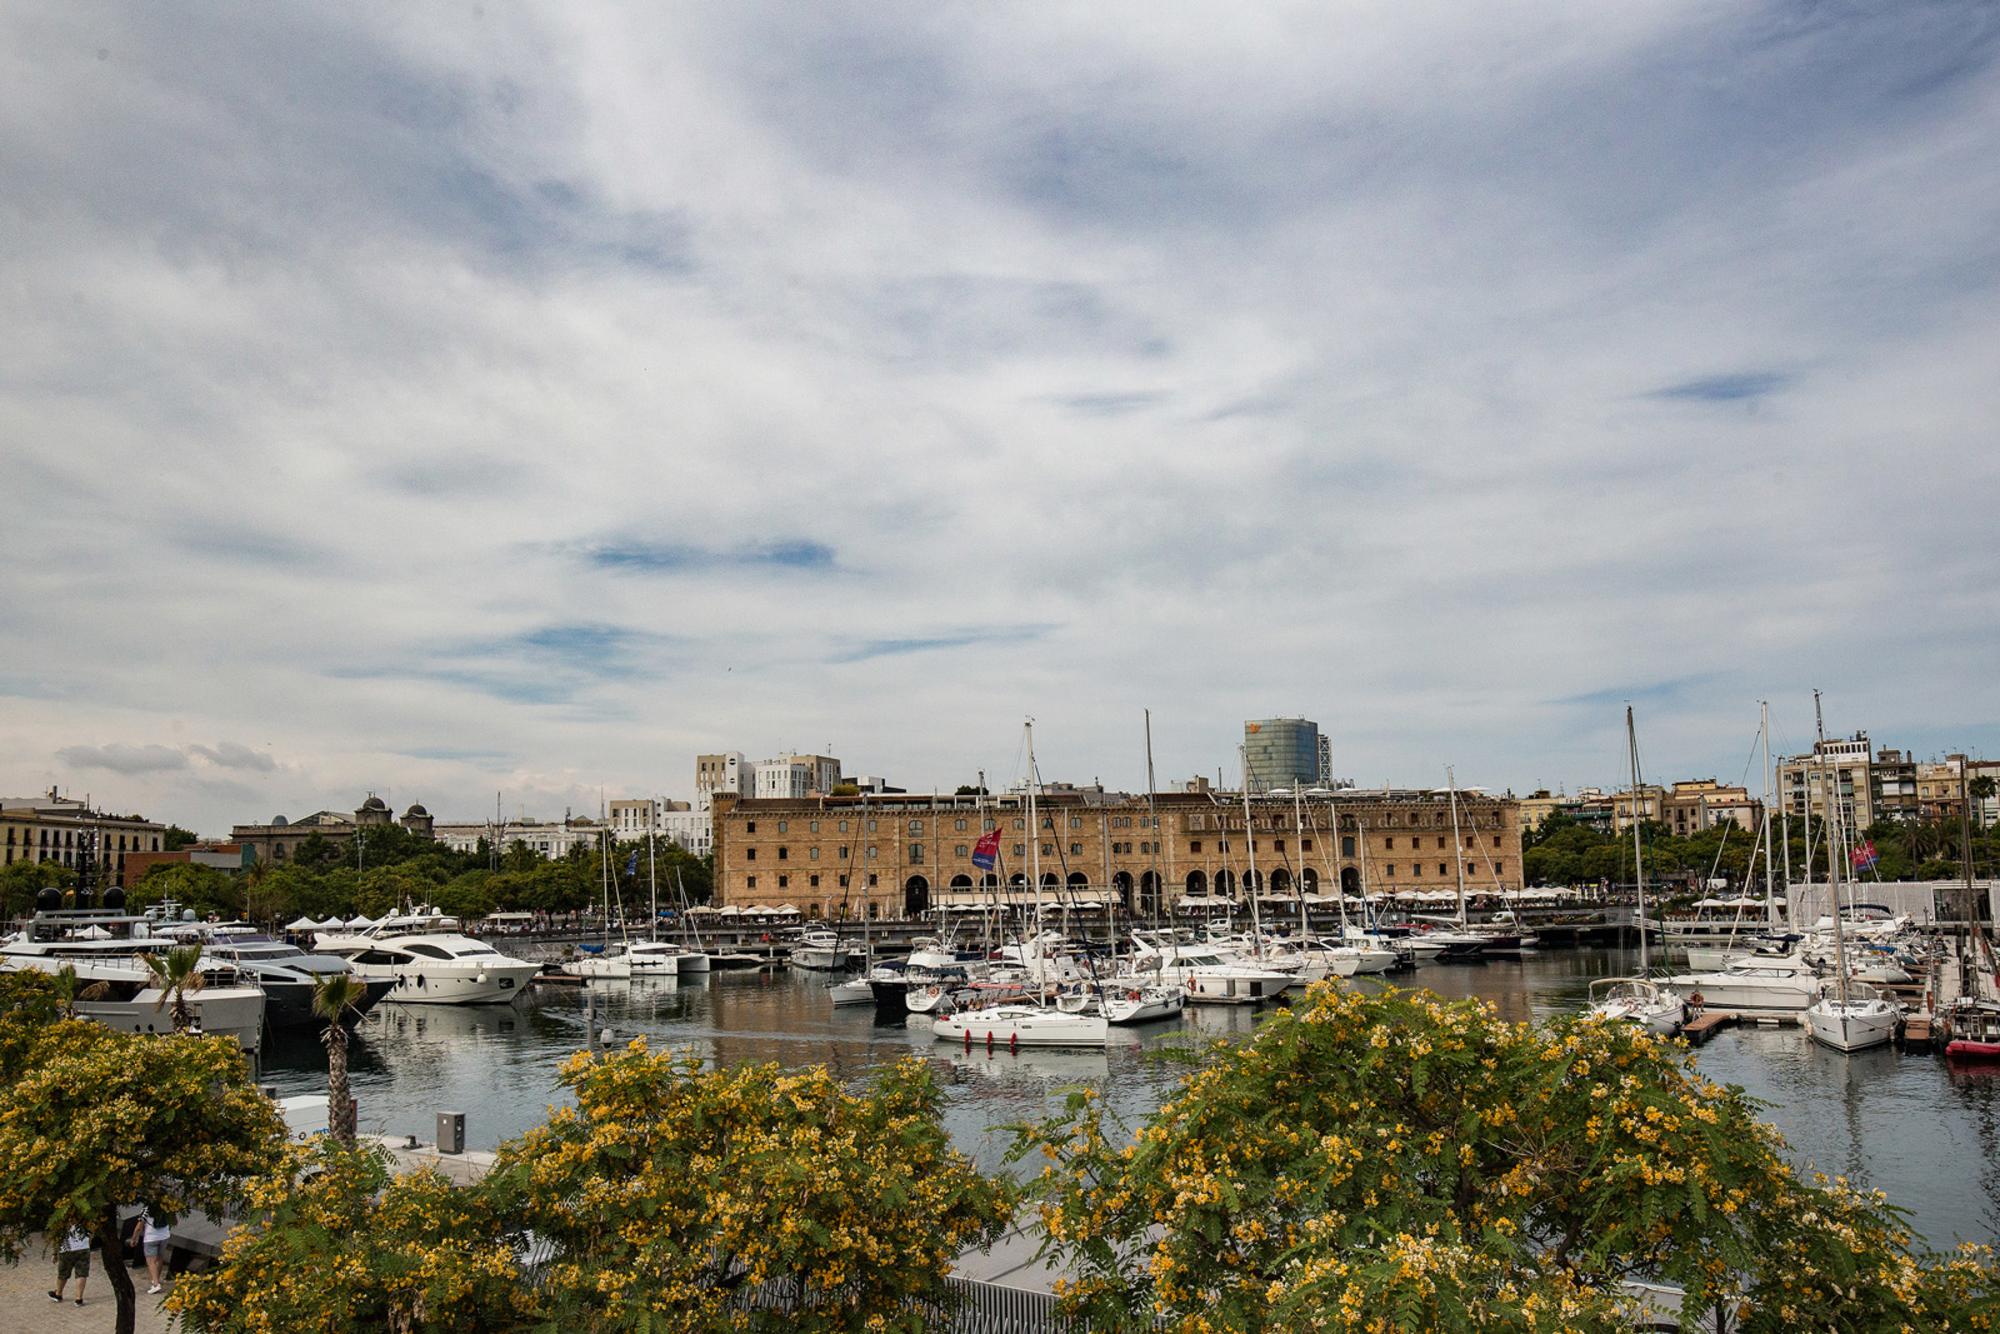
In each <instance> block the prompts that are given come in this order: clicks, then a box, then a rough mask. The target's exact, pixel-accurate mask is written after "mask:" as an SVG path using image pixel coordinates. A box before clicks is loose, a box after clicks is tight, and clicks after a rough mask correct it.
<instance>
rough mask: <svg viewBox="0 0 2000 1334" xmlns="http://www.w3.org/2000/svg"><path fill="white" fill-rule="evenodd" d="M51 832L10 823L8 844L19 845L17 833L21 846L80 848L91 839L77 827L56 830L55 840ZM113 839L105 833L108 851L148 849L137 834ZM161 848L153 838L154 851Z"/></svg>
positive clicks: (105, 846) (156, 839) (158, 842)
mask: <svg viewBox="0 0 2000 1334" xmlns="http://www.w3.org/2000/svg"><path fill="white" fill-rule="evenodd" d="M51 832H52V831H50V830H47V829H41V830H35V829H23V828H21V827H20V826H19V825H11V824H10V825H8V826H7V844H6V846H8V847H10V848H11V847H15V846H17V844H16V841H15V838H14V835H15V834H16V833H18V834H20V835H21V838H20V840H19V843H18V846H20V847H42V848H47V847H57V848H80V847H85V846H87V845H88V844H89V841H90V840H89V838H88V837H87V836H86V837H84V838H82V839H79V838H78V837H77V835H78V833H79V832H82V831H79V830H75V829H57V830H54V831H53V832H54V834H55V838H54V839H53V840H51V839H50V838H49V834H50V833H51ZM37 833H39V834H40V835H41V837H40V838H39V839H37V838H36V837H35V835H36V834H37ZM128 838H129V839H130V840H131V842H130V843H129V844H128V843H127V842H126V840H127V839H128ZM112 839H113V835H111V834H106V835H104V850H105V851H106V852H143V851H145V850H146V849H145V848H144V847H143V846H142V845H143V844H144V843H145V839H143V838H141V837H140V836H139V835H137V834H119V835H116V839H117V841H116V842H115V843H114V842H113V841H112ZM159 850H160V840H159V839H158V838H157V837H156V838H154V839H153V847H152V851H154V852H158V851H159Z"/></svg>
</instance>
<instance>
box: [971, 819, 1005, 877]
mask: <svg viewBox="0 0 2000 1334" xmlns="http://www.w3.org/2000/svg"><path fill="white" fill-rule="evenodd" d="M999 855H1000V830H999V828H998V827H997V826H996V827H994V828H992V829H989V830H987V831H986V832H985V833H983V834H981V835H980V836H979V841H978V842H977V843H975V844H973V845H972V864H973V865H974V866H977V867H978V868H979V869H980V870H982V871H990V870H992V869H993V861H994V859H995V858H996V857H998V856H999Z"/></svg>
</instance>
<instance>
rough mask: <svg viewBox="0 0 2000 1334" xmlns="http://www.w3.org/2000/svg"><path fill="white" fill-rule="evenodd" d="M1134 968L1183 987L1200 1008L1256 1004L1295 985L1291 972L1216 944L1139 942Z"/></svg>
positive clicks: (1274, 997) (1273, 998)
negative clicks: (1237, 954) (1253, 960)
mask: <svg viewBox="0 0 2000 1334" xmlns="http://www.w3.org/2000/svg"><path fill="white" fill-rule="evenodd" d="M1133 962H1134V965H1135V966H1136V967H1137V968H1138V969H1139V970H1141V971H1143V972H1148V973H1157V974H1159V976H1160V977H1161V978H1162V979H1163V980H1165V981H1169V982H1174V983H1177V984H1179V985H1180V986H1181V987H1182V988H1183V989H1184V990H1185V991H1186V992H1187V999H1188V1000H1190V1001H1192V1002H1194V1003H1195V1004H1197V1005H1201V1004H1209V1005H1255V1004H1257V1003H1258V1002H1260V1001H1267V1000H1276V999H1277V998H1278V997H1279V996H1280V995H1282V994H1284V992H1285V990H1286V988H1288V987H1290V986H1291V985H1292V977H1291V974H1289V973H1282V972H1279V971H1277V970H1276V969H1273V968H1265V967H1263V966H1261V965H1259V964H1255V963H1250V962H1247V961H1244V960H1242V959H1239V958H1237V957H1236V956H1235V955H1233V954H1231V953H1229V952H1227V951H1225V950H1223V949H1221V948H1220V947H1218V946H1214V945H1193V944H1183V943H1180V942H1171V943H1163V944H1159V945H1155V944H1152V943H1151V942H1149V941H1145V940H1141V941H1140V942H1139V948H1138V952H1137V953H1136V954H1135V955H1134V956H1133Z"/></svg>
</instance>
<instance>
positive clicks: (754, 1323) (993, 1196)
mask: <svg viewBox="0 0 2000 1334" xmlns="http://www.w3.org/2000/svg"><path fill="white" fill-rule="evenodd" d="M562 1078H563V1082H564V1083H565V1084H566V1085H568V1086H569V1087H570V1088H571V1089H572V1090H574V1092H575V1094H576V1106H575V1107H574V1108H567V1109H563V1110H560V1111H558V1112H556V1113H555V1114H554V1116H553V1117H552V1118H551V1119H550V1121H549V1123H548V1124H547V1125H545V1126H543V1127H541V1128H539V1129H536V1130H533V1131H530V1132H529V1133H528V1134H527V1135H525V1136H523V1137H522V1138H521V1139H520V1140H518V1141H516V1142H514V1143H513V1144H510V1145H508V1146H507V1147H505V1148H504V1149H503V1150H502V1151H501V1155H500V1161H499V1163H498V1165H497V1166H496V1167H495V1169H494V1172H493V1175H492V1176H491V1177H489V1178H488V1180H489V1181H491V1182H492V1183H493V1185H494V1188H495V1189H496V1190H497V1191H499V1192H501V1193H502V1194H503V1195H505V1196H508V1197H510V1202H509V1203H508V1205H507V1206H506V1208H505V1209H504V1212H505V1213H506V1215H507V1216H508V1217H510V1218H511V1219H514V1220H516V1221H517V1222H518V1224H519V1225H520V1226H522V1227H525V1228H527V1229H529V1230H531V1231H532V1232H533V1233H534V1234H535V1236H536V1237H537V1238H538V1239H540V1240H541V1241H542V1242H543V1243H544V1244H546V1245H547V1246H548V1248H549V1258H548V1261H547V1263H546V1264H545V1265H544V1267H543V1279H542V1294H543V1300H544V1302H545V1303H546V1310H545V1314H546V1315H547V1316H548V1317H549V1318H550V1319H552V1320H553V1321H554V1322H555V1324H556V1325H557V1327H560V1328H579V1327H580V1328H603V1327H615V1328H627V1329H629V1328H648V1327H650V1328H652V1329H656V1330H689V1331H692V1330H705V1329H710V1328H714V1327H717V1326H718V1323H719V1322H720V1321H722V1320H723V1319H724V1318H725V1317H724V1313H725V1312H726V1311H729V1310H731V1308H732V1306H733V1305H734V1304H735V1303H736V1294H737V1293H738V1292H739V1291H740V1290H741V1289H743V1288H745V1287H750V1288H755V1287H758V1286H759V1285H763V1284H769V1283H783V1284H785V1285H787V1286H788V1290H789V1293H790V1296H791V1298H792V1305H791V1309H789V1310H782V1311H763V1310H756V1311H741V1310H738V1311H737V1312H736V1315H735V1320H736V1323H735V1324H733V1325H732V1327H733V1328H745V1329H773V1330H778V1329H784V1330H792V1329H801V1330H849V1329H855V1330H858V1329H862V1328H868V1327H870V1326H869V1323H868V1322H869V1320H870V1318H871V1317H886V1318H888V1319H890V1320H891V1321H892V1322H895V1323H894V1326H893V1327H905V1328H913V1329H914V1328H921V1327H922V1320H921V1314H920V1312H921V1310H922V1308H924V1307H925V1306H926V1305H927V1304H928V1305H932V1306H934V1305H935V1304H937V1303H939V1302H940V1301H941V1300H942V1299H943V1297H944V1296H945V1294H946V1288H945V1282H944V1280H945V1277H946V1275H947V1274H948V1272H949V1271H950V1267H951V1262H952V1260H953V1258H954V1257H956V1256H957V1255H958V1254H959V1252H960V1251H962V1250H963V1249H965V1247H967V1246H968V1245H972V1244H976V1243H978V1242H981V1241H984V1240H990V1239H991V1238H992V1237H994V1236H996V1235H997V1234H998V1231H999V1229H1000V1228H1001V1227H1002V1226H1004V1224H1005V1222H1006V1220H1007V1219H1008V1217H1009V1215H1010V1212H1011V1201H1010V1198H1009V1194H1008V1192H1007V1190H1006V1188H1005V1187H1004V1186H1003V1185H1002V1184H1001V1183H999V1182H997V1181H994V1180H991V1179H989V1178H987V1177H985V1176H983V1175H982V1174H981V1173H980V1172H979V1171H978V1170H977V1169H976V1168H975V1167H974V1166H973V1164H972V1163H971V1162H970V1161H968V1160H967V1159H966V1158H964V1157H963V1156H962V1155H960V1154H959V1153H958V1152H956V1151H955V1150H954V1149H953V1148H952V1147H951V1141H950V1138H949V1136H948V1135H947V1134H946V1133H945V1130H944V1127H943V1124H942V1121H941V1111H942V1102H941V1094H940V1090H939V1088H938V1085H937V1083H936V1081H935V1079H934V1078H933V1077H932V1075H931V1073H930V1070H929V1068H928V1066H926V1065H925V1064H924V1063H923V1062H921V1061H914V1060H913V1061H906V1062H903V1063H901V1064H899V1065H897V1066H894V1067H892V1068H890V1069H888V1070H886V1071H883V1072H882V1073H881V1074H879V1075H878V1076H877V1077H876V1078H875V1079H874V1081H873V1082H872V1083H871V1084H870V1085H869V1086H868V1087H867V1088H865V1089H864V1090H863V1091H861V1092H859V1093H850V1092H848V1091H847V1090H845V1089H843V1088H842V1087H841V1085H840V1083H839V1082H838V1081H837V1080H835V1079H834V1078H833V1076H832V1075H830V1074H829V1073H828V1072H827V1071H826V1069H825V1068H824V1067H814V1068H812V1069H809V1070H804V1071H797V1072H788V1071H785V1070H782V1069H780V1068H779V1067H777V1066H775V1065H761V1066H739V1067H736V1068H733V1069H722V1070H712V1069H706V1068H704V1066H703V1064H702V1062H701V1060H700V1059H699V1058H698V1057H695V1056H691V1055H687V1054H676V1053H655V1052H652V1051H650V1050H648V1049H647V1047H646V1045H645V1044H644V1043H643V1042H635V1043H633V1044H632V1045H631V1046H630V1047H629V1048H628V1049H626V1050H625V1051H624V1052H621V1053H616V1054H613V1055H610V1056H605V1057H591V1056H588V1055H582V1056H578V1057H576V1058H575V1059H573V1060H572V1061H570V1062H569V1064H568V1065H566V1066H565V1067H564V1069H563V1076H562ZM873 1327H875V1328H882V1327H884V1326H881V1325H876V1326H873Z"/></svg>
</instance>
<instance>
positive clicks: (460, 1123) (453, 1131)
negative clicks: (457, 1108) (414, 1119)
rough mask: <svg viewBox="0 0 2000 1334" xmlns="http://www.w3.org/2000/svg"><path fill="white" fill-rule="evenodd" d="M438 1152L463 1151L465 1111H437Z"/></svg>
mask: <svg viewBox="0 0 2000 1334" xmlns="http://www.w3.org/2000/svg"><path fill="white" fill-rule="evenodd" d="M437 1145H438V1152H439V1153H464V1152H465V1113H464V1112H439V1113H438V1138H437Z"/></svg>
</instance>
